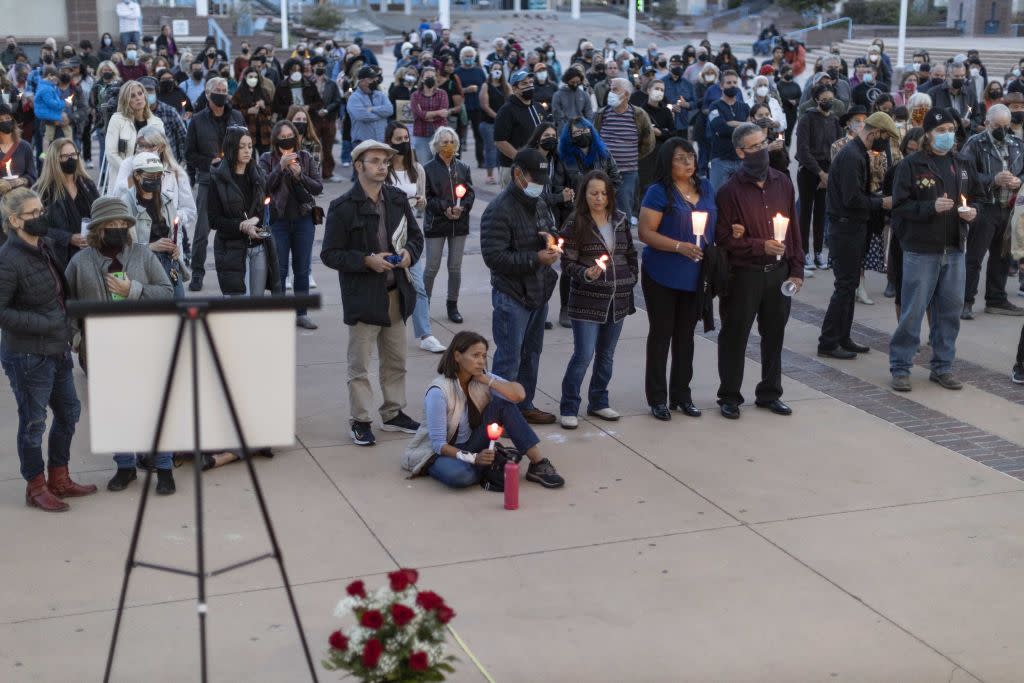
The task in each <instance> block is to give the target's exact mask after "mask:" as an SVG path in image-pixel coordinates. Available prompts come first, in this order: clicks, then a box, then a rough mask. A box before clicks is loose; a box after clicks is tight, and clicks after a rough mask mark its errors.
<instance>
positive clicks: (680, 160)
mask: <svg viewBox="0 0 1024 683" xmlns="http://www.w3.org/2000/svg"><path fill="white" fill-rule="evenodd" d="M695 159H696V157H694V155H692V154H685V153H684V154H673V155H672V163H674V164H692V163H693V162H694V160H695Z"/></svg>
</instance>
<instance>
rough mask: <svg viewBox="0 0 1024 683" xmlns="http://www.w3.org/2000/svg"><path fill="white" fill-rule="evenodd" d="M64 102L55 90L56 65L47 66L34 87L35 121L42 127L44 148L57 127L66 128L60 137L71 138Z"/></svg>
mask: <svg viewBox="0 0 1024 683" xmlns="http://www.w3.org/2000/svg"><path fill="white" fill-rule="evenodd" d="M66 104H67V103H66V102H64V99H63V98H62V97H61V96H60V91H59V90H57V67H55V66H47V67H46V68H45V69H43V77H42V79H40V81H39V85H38V86H37V88H36V98H35V105H34V111H35V115H36V121H37V122H38V123H39V124H40V125H42V127H43V148H44V149H45V148H46V147H48V146H49V145H50V143H51V142H53V140H54V138H55V137H56V133H57V129H58V128H64V127H66V128H67V129H68V130H67V131H66V134H65V133H61V137H66V138H68V139H69V140H70V139H71V135H70V133H71V130H70V128H71V122H70V121H69V120H68V118H67V116H66V115H65V113H64V109H65V106H66Z"/></svg>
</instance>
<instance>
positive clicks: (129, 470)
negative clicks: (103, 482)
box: [107, 467, 139, 491]
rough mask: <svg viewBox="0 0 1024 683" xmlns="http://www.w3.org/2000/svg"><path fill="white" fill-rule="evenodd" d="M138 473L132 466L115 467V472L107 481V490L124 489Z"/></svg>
mask: <svg viewBox="0 0 1024 683" xmlns="http://www.w3.org/2000/svg"><path fill="white" fill-rule="evenodd" d="M138 476H139V475H138V473H137V472H136V471H135V468H134V467H125V468H121V467H118V468H117V473H116V474H115V475H114V476H113V477H112V478H111V480H110V481H109V482H107V490H108V491H124V490H125V489H126V488H128V484H129V483H131V482H133V481H135V479H136V478H137V477H138Z"/></svg>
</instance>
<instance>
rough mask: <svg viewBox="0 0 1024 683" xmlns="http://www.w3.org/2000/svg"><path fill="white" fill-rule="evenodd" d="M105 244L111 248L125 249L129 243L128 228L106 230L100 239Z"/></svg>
mask: <svg viewBox="0 0 1024 683" xmlns="http://www.w3.org/2000/svg"><path fill="white" fill-rule="evenodd" d="M100 241H101V243H102V244H103V246H105V247H107V248H109V249H118V250H120V249H123V248H124V245H125V244H127V243H128V231H127V230H104V231H103V239H102V240H100Z"/></svg>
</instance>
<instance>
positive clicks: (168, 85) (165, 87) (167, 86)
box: [160, 81, 174, 95]
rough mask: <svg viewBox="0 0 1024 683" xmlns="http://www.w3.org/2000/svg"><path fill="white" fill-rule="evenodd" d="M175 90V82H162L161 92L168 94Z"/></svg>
mask: <svg viewBox="0 0 1024 683" xmlns="http://www.w3.org/2000/svg"><path fill="white" fill-rule="evenodd" d="M173 90H174V81H160V92H162V93H163V94H165V95H166V94H167V93H169V92H172V91H173Z"/></svg>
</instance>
